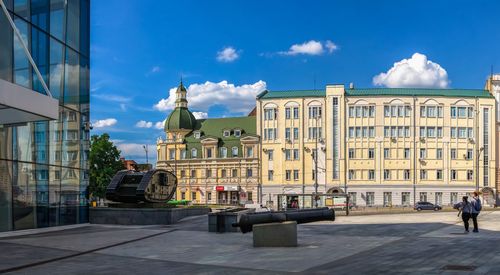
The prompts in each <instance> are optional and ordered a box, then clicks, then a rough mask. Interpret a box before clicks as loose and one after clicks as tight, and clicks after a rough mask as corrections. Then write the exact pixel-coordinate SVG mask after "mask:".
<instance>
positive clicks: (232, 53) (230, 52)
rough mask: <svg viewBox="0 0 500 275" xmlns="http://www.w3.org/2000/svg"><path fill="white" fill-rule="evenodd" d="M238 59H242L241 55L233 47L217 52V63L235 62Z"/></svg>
mask: <svg viewBox="0 0 500 275" xmlns="http://www.w3.org/2000/svg"><path fill="white" fill-rule="evenodd" d="M238 57H240V55H239V54H238V52H237V51H236V49H235V48H233V47H225V48H224V49H222V50H220V51H218V52H217V61H219V62H226V63H229V62H233V61H235V60H236V59H238Z"/></svg>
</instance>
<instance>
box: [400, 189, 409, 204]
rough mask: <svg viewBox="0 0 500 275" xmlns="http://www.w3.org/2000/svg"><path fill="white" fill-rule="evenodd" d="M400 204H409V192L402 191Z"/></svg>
mask: <svg viewBox="0 0 500 275" xmlns="http://www.w3.org/2000/svg"><path fill="white" fill-rule="evenodd" d="M401 204H402V205H403V206H409V205H410V192H402V193H401Z"/></svg>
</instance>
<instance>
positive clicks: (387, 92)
mask: <svg viewBox="0 0 500 275" xmlns="http://www.w3.org/2000/svg"><path fill="white" fill-rule="evenodd" d="M345 93H346V96H445V97H485V98H493V96H492V95H491V94H490V93H489V92H488V91H487V90H479V89H425V88H370V89H346V90H345Z"/></svg>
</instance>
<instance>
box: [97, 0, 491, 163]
mask: <svg viewBox="0 0 500 275" xmlns="http://www.w3.org/2000/svg"><path fill="white" fill-rule="evenodd" d="M91 3H92V4H91V5H92V6H91V120H92V121H93V123H94V126H97V127H94V130H93V134H100V133H103V132H108V133H109V134H110V135H111V138H112V139H113V140H114V141H115V142H116V144H117V145H118V147H119V148H120V149H121V150H122V155H124V156H125V157H127V158H133V159H136V160H138V161H144V160H145V154H144V151H143V149H142V145H143V144H148V145H150V154H149V155H150V161H151V162H154V160H155V156H154V155H155V153H154V151H155V148H154V147H153V144H155V141H156V138H157V137H159V136H162V135H164V134H163V132H162V131H161V130H159V129H157V127H158V128H159V127H161V122H162V121H163V120H164V119H165V117H166V116H167V115H168V113H169V112H170V110H171V108H172V98H170V99H169V96H170V90H171V89H172V88H174V87H176V86H177V85H178V83H179V80H180V77H181V75H182V77H183V79H184V83H185V85H186V86H187V87H189V89H188V91H189V92H188V100H189V101H190V109H192V111H195V112H197V113H196V114H197V116H200V117H206V116H208V117H209V118H214V117H222V116H237V115H242V114H246V112H248V111H249V110H250V109H251V105H252V104H253V98H255V94H256V93H257V92H259V91H260V90H262V89H270V90H287V89H312V88H314V87H316V88H324V87H325V85H326V84H332V83H335V84H346V85H348V83H350V82H353V83H354V85H355V86H356V87H376V86H387V87H448V88H483V86H484V82H485V80H486V77H487V76H488V75H489V73H490V70H491V66H493V68H494V70H495V71H500V31H499V30H500V16H498V13H499V11H500V2H499V1H451V0H450V1H430V0H429V1H395V0H394V1H278V0H276V1H263V0H262V1H160V0H156V1H153V0H135V1H134V0H127V1H118V0H106V1H92V2H91ZM416 53H418V54H416ZM395 63H397V64H395Z"/></svg>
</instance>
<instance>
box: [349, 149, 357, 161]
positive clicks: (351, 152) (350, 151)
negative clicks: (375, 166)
mask: <svg viewBox="0 0 500 275" xmlns="http://www.w3.org/2000/svg"><path fill="white" fill-rule="evenodd" d="M349 158H350V159H353V158H356V150H355V149H353V148H349Z"/></svg>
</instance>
